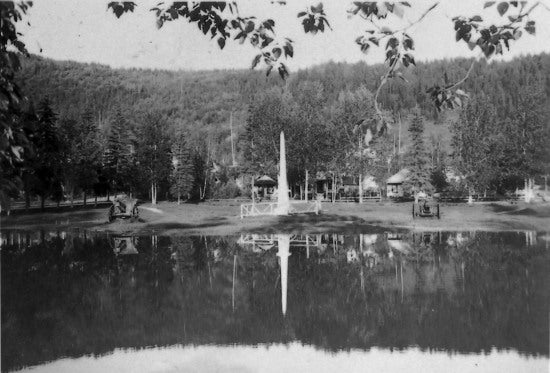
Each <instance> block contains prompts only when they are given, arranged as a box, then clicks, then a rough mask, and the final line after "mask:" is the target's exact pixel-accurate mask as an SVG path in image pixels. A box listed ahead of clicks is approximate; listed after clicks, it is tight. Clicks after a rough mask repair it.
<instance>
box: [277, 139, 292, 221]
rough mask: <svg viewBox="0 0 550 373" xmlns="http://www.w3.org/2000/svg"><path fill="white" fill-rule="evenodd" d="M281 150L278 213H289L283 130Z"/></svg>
mask: <svg viewBox="0 0 550 373" xmlns="http://www.w3.org/2000/svg"><path fill="white" fill-rule="evenodd" d="M279 147H280V152H279V179H278V180H277V182H278V185H277V209H276V211H275V213H276V214H277V215H288V211H289V210H290V200H289V198H288V181H287V178H286V146H285V133H284V132H282V131H281V136H280V145H279Z"/></svg>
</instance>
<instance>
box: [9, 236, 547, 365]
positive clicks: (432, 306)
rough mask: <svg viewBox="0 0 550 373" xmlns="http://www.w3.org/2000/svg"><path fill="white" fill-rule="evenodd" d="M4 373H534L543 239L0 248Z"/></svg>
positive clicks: (42, 241)
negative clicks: (480, 372) (521, 372)
mask: <svg viewBox="0 0 550 373" xmlns="http://www.w3.org/2000/svg"><path fill="white" fill-rule="evenodd" d="M1 240H2V250H1V260H2V262H1V270H2V273H1V280H2V283H1V296H2V310H1V316H2V335H1V347H2V350H1V363H2V371H3V372H8V371H9V372H11V371H32V372H109V371H112V372H281V371H284V372H293V371H296V372H298V371H299V372H302V371H308V372H334V371H339V372H356V371H361V372H362V371H373V372H402V371H422V372H442V371H445V372H467V371H483V372H486V371H490V372H502V371H508V372H516V371H528V372H539V371H540V372H547V371H548V364H549V362H550V360H549V309H550V308H549V306H550V291H549V290H550V249H549V240H550V235H549V234H548V233H544V232H538V233H537V232H533V231H525V232H410V231H405V230H402V231H398V230H396V231H388V232H385V233H369V232H365V233H364V234H353V235H352V234H345V235H342V234H338V233H337V232H335V233H322V234H312V235H290V234H276V235H254V234H244V235H239V236H227V237H216V236H181V237H173V236H171V237H165V236H154V235H153V236H151V235H150V236H120V235H109V234H104V233H93V232H87V231H78V230H74V231H68V232H62V231H60V232H48V231H40V232H23V231H5V232H3V233H2V235H1Z"/></svg>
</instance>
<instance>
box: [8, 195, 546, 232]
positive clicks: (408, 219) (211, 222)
mask: <svg viewBox="0 0 550 373" xmlns="http://www.w3.org/2000/svg"><path fill="white" fill-rule="evenodd" d="M441 213H442V216H441V219H439V220H438V219H428V218H420V219H419V218H417V219H413V218H412V214H411V204H410V203H389V202H381V203H374V202H372V203H371V202H369V203H364V204H357V203H336V204H331V203H324V204H323V212H322V213H321V214H320V215H292V216H260V217H254V218H245V219H240V216H239V214H240V205H239V204H238V203H229V202H218V203H208V202H206V203H201V204H182V205H179V206H178V205H177V204H176V203H171V202H162V203H159V204H157V205H155V206H152V205H150V204H144V205H141V206H140V219H139V221H136V222H129V221H124V220H117V221H115V222H113V223H108V222H107V209H94V210H75V211H63V212H46V213H34V214H28V215H24V214H19V215H13V216H4V217H2V221H1V223H2V229H32V230H35V229H71V228H80V229H89V230H94V231H105V232H113V233H123V234H149V233H157V234H167V235H179V234H206V235H227V234H236V233H241V232H257V233H281V232H289V233H299V232H304V233H306V232H307V233H313V232H321V231H339V232H350V233H351V232H361V231H373V230H384V229H388V228H406V229H414V230H448V231H472V230H537V231H547V230H550V204H548V203H546V204H539V205H526V204H522V203H519V204H515V205H510V204H509V203H478V204H475V205H473V206H468V205H464V204H459V205H442V206H441Z"/></svg>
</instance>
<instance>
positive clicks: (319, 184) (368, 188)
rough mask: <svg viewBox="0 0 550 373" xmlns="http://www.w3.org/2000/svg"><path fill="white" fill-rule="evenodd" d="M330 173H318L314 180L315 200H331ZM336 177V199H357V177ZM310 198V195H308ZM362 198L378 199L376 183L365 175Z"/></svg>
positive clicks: (372, 178) (372, 177) (369, 176)
mask: <svg viewBox="0 0 550 373" xmlns="http://www.w3.org/2000/svg"><path fill="white" fill-rule="evenodd" d="M332 175H333V174H332V173H328V174H323V173H318V174H317V178H316V180H315V191H316V198H317V199H322V200H326V201H330V200H332V193H333V190H332V188H333V184H332V177H333V176H332ZM336 177H337V190H336V199H337V200H338V199H340V200H341V199H344V200H349V199H352V200H356V199H357V198H358V197H359V185H358V184H359V176H358V175H340V176H336ZM310 196H311V195H310ZM363 198H367V199H379V198H380V188H379V187H378V184H377V183H376V180H375V178H374V176H371V175H366V176H364V177H363Z"/></svg>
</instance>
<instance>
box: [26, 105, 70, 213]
mask: <svg viewBox="0 0 550 373" xmlns="http://www.w3.org/2000/svg"><path fill="white" fill-rule="evenodd" d="M56 123H57V113H55V112H54V111H53V109H52V106H51V103H50V101H49V99H48V98H47V97H46V98H44V99H43V100H42V101H41V102H40V103H39V105H38V126H37V129H36V132H35V136H34V145H35V150H36V157H35V159H34V162H33V165H32V168H33V176H34V177H33V178H32V179H33V186H32V187H33V189H34V192H35V193H36V194H38V195H39V196H40V201H41V208H42V209H44V202H45V199H46V198H47V197H53V198H54V199H55V200H58V201H59V200H60V199H61V198H62V196H63V194H62V190H63V189H62V182H61V180H62V167H61V159H60V158H61V157H60V154H61V153H60V150H61V142H60V138H59V132H58V128H57V127H56Z"/></svg>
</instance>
